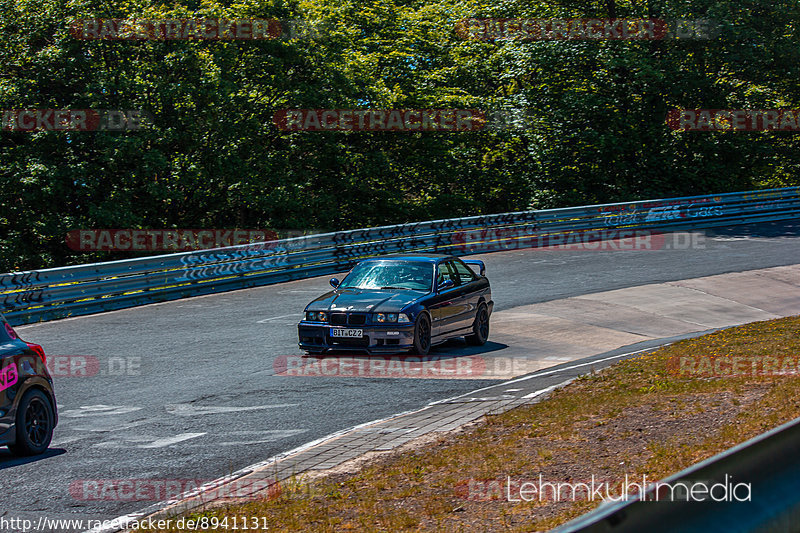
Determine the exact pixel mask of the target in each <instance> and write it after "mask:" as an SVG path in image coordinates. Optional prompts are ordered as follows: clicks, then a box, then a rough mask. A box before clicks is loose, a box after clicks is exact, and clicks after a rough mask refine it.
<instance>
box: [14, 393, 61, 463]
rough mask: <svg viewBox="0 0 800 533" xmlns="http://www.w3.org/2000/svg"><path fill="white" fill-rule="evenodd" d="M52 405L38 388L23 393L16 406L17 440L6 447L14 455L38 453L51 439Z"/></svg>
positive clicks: (43, 449)
mask: <svg viewBox="0 0 800 533" xmlns="http://www.w3.org/2000/svg"><path fill="white" fill-rule="evenodd" d="M53 419H54V417H53V407H52V406H51V405H50V400H49V399H48V398H47V396H45V394H44V393H43V392H42V391H40V390H38V389H31V390H29V391H28V392H26V393H25V395H24V396H23V397H22V400H21V401H20V402H19V407H18V408H17V419H16V433H17V441H16V442H15V443H14V444H9V445H8V449H9V450H11V453H14V454H16V455H39V454H40V453H43V452H44V451H45V450H47V448H48V446H50V441H51V440H52V439H53Z"/></svg>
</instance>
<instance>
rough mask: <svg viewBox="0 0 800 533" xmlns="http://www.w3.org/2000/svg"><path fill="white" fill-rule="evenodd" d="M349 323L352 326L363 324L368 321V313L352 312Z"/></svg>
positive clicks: (348, 319) (348, 318)
mask: <svg viewBox="0 0 800 533" xmlns="http://www.w3.org/2000/svg"><path fill="white" fill-rule="evenodd" d="M347 323H348V324H350V325H351V326H362V325H364V324H366V323H367V315H366V313H350V315H349V316H348V317H347Z"/></svg>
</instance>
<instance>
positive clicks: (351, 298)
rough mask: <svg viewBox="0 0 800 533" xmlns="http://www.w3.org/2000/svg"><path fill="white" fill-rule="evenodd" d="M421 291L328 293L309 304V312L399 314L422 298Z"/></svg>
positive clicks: (348, 291)
mask: <svg viewBox="0 0 800 533" xmlns="http://www.w3.org/2000/svg"><path fill="white" fill-rule="evenodd" d="M425 294H427V293H425V292H422V291H411V290H409V291H399V292H392V291H380V290H374V289H342V290H335V291H329V292H327V293H325V294H323V295H322V296H320V297H319V298H317V299H316V300H314V301H313V302H311V303H310V304H308V309H309V310H311V311H361V312H373V313H377V312H381V313H392V312H394V313H399V312H400V311H401V310H402V309H403V307H405V306H407V305H408V304H410V303H412V302H414V301H415V300H418V299H419V298H421V297H422V296H424V295H425Z"/></svg>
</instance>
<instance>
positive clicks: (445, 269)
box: [436, 261, 459, 287]
mask: <svg viewBox="0 0 800 533" xmlns="http://www.w3.org/2000/svg"><path fill="white" fill-rule="evenodd" d="M448 279H451V280H453V283H455V284H456V285H458V284H459V280H458V274H457V273H456V271H455V270H454V269H453V262H452V261H447V262H444V263H439V275H438V277H437V278H436V286H437V287H438V286H439V285H441V284H442V283H443V282H444V281H445V280H448Z"/></svg>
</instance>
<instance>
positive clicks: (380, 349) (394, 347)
mask: <svg viewBox="0 0 800 533" xmlns="http://www.w3.org/2000/svg"><path fill="white" fill-rule="evenodd" d="M334 329H339V330H343V329H360V330H361V333H362V335H361V337H332V336H331V330H334ZM297 335H298V337H299V340H300V342H299V343H298V345H299V346H300V348H301V349H303V350H310V351H314V350H320V351H321V350H342V351H350V352H352V351H354V350H357V351H366V352H368V353H394V352H400V351H403V350H408V349H410V348H413V347H414V324H408V323H405V324H381V325H375V324H366V325H363V326H331V325H329V324H323V323H322V322H308V321H305V320H304V321H302V322H300V323H299V324H298V325H297Z"/></svg>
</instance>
